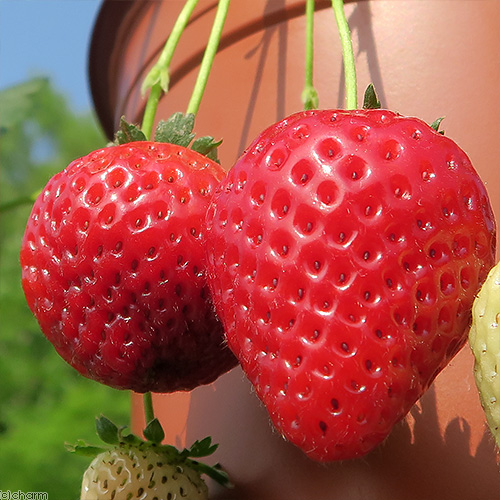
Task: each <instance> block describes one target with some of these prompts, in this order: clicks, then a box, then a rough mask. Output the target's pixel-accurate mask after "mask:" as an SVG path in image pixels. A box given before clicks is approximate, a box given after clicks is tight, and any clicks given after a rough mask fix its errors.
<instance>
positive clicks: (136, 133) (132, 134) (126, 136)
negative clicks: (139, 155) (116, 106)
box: [114, 116, 147, 145]
mask: <svg viewBox="0 0 500 500" xmlns="http://www.w3.org/2000/svg"><path fill="white" fill-rule="evenodd" d="M146 140H147V139H146V136H145V135H144V132H143V131H142V130H141V129H140V128H139V127H137V126H136V125H133V124H132V123H128V122H127V121H126V120H125V118H124V117H123V116H122V117H121V119H120V130H118V131H117V132H116V134H115V141H114V144H116V145H119V144H126V143H128V142H135V141H146Z"/></svg>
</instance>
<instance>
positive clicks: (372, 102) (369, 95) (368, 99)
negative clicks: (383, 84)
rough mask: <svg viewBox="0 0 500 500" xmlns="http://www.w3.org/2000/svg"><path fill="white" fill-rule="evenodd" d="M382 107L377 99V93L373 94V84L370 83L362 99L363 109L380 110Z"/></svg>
mask: <svg viewBox="0 0 500 500" xmlns="http://www.w3.org/2000/svg"><path fill="white" fill-rule="evenodd" d="M381 107H382V105H381V104H380V101H379V99H378V96H377V93H376V92H375V87H374V86H373V83H370V84H369V85H368V87H367V88H366V91H365V97H364V99H363V109H380V108H381Z"/></svg>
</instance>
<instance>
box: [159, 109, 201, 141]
mask: <svg viewBox="0 0 500 500" xmlns="http://www.w3.org/2000/svg"><path fill="white" fill-rule="evenodd" d="M193 128H194V115H193V114H191V113H189V114H187V115H183V114H182V113H180V112H178V113H174V114H173V115H172V116H171V117H170V118H169V119H168V120H162V121H160V122H159V123H158V126H157V127H156V132H155V141H156V142H169V143H171V144H177V145H178V146H182V147H185V148H187V147H188V146H189V144H190V143H191V141H192V140H193V139H194V136H195V134H193V133H192V132H193Z"/></svg>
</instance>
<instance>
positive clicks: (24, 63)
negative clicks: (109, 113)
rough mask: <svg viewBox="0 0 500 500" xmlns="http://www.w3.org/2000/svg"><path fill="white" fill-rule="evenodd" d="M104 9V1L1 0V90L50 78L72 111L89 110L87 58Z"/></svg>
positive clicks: (90, 104)
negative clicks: (34, 77)
mask: <svg viewBox="0 0 500 500" xmlns="http://www.w3.org/2000/svg"><path fill="white" fill-rule="evenodd" d="M100 5H101V0H0V89H2V88H5V87H8V86H10V85H13V84H16V83H20V82H22V81H25V80H26V79H29V78H30V77H33V76H48V77H50V78H51V80H52V81H53V83H54V85H55V87H56V88H57V89H58V90H60V91H62V92H64V93H65V94H66V95H67V96H68V98H69V101H70V103H71V105H72V107H73V109H75V110H76V111H83V110H86V109H89V108H90V107H91V106H92V103H91V97H90V93H89V88H88V76H87V53H88V47H89V42H90V36H91V33H92V27H93V24H94V20H95V18H96V16H97V13H98V11H99V7H100ZM0 112H1V110H0Z"/></svg>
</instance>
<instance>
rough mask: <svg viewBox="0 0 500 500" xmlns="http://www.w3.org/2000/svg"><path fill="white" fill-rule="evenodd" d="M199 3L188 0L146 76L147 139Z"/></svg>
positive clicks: (143, 127) (144, 91) (144, 125)
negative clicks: (173, 65)
mask: <svg viewBox="0 0 500 500" xmlns="http://www.w3.org/2000/svg"><path fill="white" fill-rule="evenodd" d="M197 3H198V0H186V3H185V4H184V7H183V8H182V10H181V12H180V14H179V16H178V17H177V20H176V21H175V24H174V26H173V28H172V31H171V32H170V35H169V37H168V39H167V42H166V43H165V46H164V47H163V50H162V52H161V54H160V57H159V58H158V61H157V62H156V64H155V65H154V66H153V67H152V68H151V70H150V71H149V73H148V74H147V75H146V78H145V79H144V82H143V84H142V87H141V91H142V93H143V94H145V93H146V92H147V91H148V90H149V89H150V93H149V97H148V100H147V102H146V108H145V110H144V116H143V119H142V127H141V128H142V131H143V133H144V135H145V136H146V137H147V138H150V136H151V133H152V130H153V126H154V119H155V115H156V110H157V109H158V102H159V101H160V97H161V95H162V92H167V91H168V86H169V82H170V72H169V69H170V62H171V61H172V57H173V55H174V52H175V49H176V48H177V44H178V43H179V39H180V37H181V35H182V33H183V32H184V30H185V29H186V26H187V23H188V22H189V19H190V17H191V14H192V12H193V10H194V8H195V7H196V4H197Z"/></svg>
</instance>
